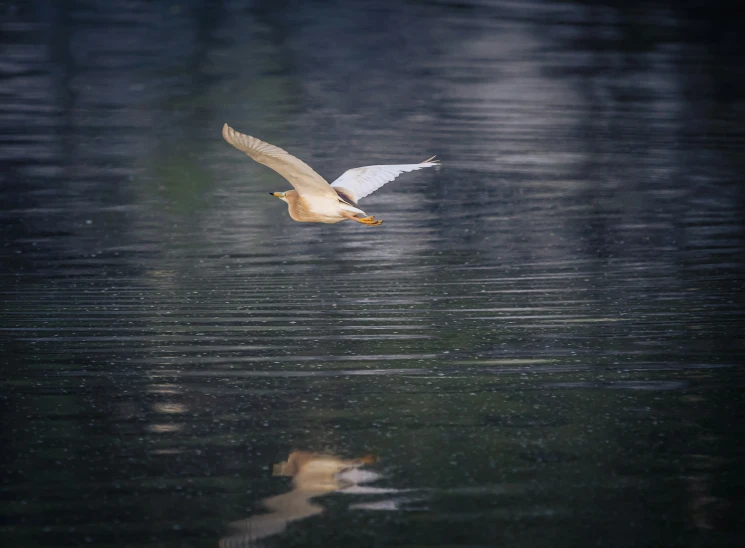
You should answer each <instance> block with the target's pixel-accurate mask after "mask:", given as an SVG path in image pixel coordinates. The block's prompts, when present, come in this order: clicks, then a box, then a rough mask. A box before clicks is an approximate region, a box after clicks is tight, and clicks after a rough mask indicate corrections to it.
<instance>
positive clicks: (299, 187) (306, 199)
mask: <svg viewBox="0 0 745 548" xmlns="http://www.w3.org/2000/svg"><path fill="white" fill-rule="evenodd" d="M222 136H223V137H224V138H225V140H226V141H227V142H228V143H230V144H231V145H233V146H234V147H235V148H237V149H238V150H242V151H243V152H245V153H246V154H248V155H249V156H250V157H251V158H253V159H254V160H256V161H257V162H259V163H260V164H264V165H265V166H267V167H270V168H272V169H273V170H274V171H276V172H277V173H279V174H280V175H282V177H284V178H285V179H287V180H288V181H289V182H290V184H291V185H292V186H293V188H294V189H295V190H287V191H285V192H270V193H269V194H271V195H272V196H275V197H277V198H279V199H280V200H283V201H284V202H287V206H288V210H289V212H290V217H292V218H293V219H294V220H296V221H300V222H304V223H338V222H340V221H344V220H346V219H351V220H352V221H356V222H358V223H362V224H363V225H369V226H377V225H379V224H381V223H382V222H383V221H380V220H377V219H375V218H374V217H372V216H368V215H367V213H365V212H364V211H362V210H361V209H360V208H359V207H358V205H357V202H358V201H359V200H360V199H362V198H364V197H365V196H367V195H369V194H371V193H373V192H375V191H376V190H378V189H379V188H380V187H381V186H383V185H384V184H386V183H389V182H391V181H392V180H393V179H395V178H396V177H398V176H399V175H401V174H402V173H407V172H409V171H416V170H418V169H422V168H425V167H433V166H438V165H440V162H439V160H435V157H434V156H432V158H429V159H428V160H425V161H424V162H422V163H420V164H400V165H382V166H365V167H358V168H355V169H349V170H347V171H345V172H344V173H343V174H342V176H341V177H339V178H338V179H336V180H335V181H334V182H333V183H331V184H328V182H326V179H324V178H323V177H321V176H320V175H319V174H318V173H316V172H315V171H313V168H311V167H310V166H309V165H308V164H306V163H305V162H303V161H302V160H300V159H299V158H296V157H295V156H293V155H292V154H289V153H288V152H286V151H284V150H282V149H281V148H279V147H276V146H274V145H270V144H269V143H265V142H264V141H261V140H259V139H257V138H256V137H251V136H250V135H244V134H243V133H239V132H237V131H235V130H234V129H233V128H231V127H230V126H229V125H228V124H225V125H224V126H223V128H222Z"/></svg>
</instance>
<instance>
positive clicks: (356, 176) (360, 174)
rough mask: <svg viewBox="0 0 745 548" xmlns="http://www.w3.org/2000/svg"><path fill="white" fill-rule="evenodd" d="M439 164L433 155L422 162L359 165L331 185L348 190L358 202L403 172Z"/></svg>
mask: <svg viewBox="0 0 745 548" xmlns="http://www.w3.org/2000/svg"><path fill="white" fill-rule="evenodd" d="M438 165H440V161H439V160H435V157H434V156H432V158H430V159H429V160H425V161H424V162H422V163H421V164H401V165H395V166H365V167H358V168H355V169H349V170H347V171H345V172H344V174H343V175H342V176H341V177H339V178H338V179H337V180H336V181H334V182H333V183H331V186H332V187H334V188H340V189H344V190H347V191H348V193H349V194H351V196H350V197H351V198H352V199H353V200H354V201H355V202H357V201H358V200H360V199H361V198H364V197H365V196H367V195H368V194H372V193H373V192H375V191H376V190H378V189H379V188H380V187H381V186H383V185H384V184H386V183H390V182H391V181H392V180H393V179H395V178H396V177H398V176H399V175H401V174H402V173H407V172H409V171H416V170H417V169H422V168H423V167H432V166H438Z"/></svg>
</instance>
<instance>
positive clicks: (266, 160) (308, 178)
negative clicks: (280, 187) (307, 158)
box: [222, 124, 337, 200]
mask: <svg viewBox="0 0 745 548" xmlns="http://www.w3.org/2000/svg"><path fill="white" fill-rule="evenodd" d="M222 136H223V137H224V138H225V140H226V141H227V142H228V143H230V144H231V145H233V146H234V147H235V148H237V149H238V150H242V151H243V152H245V153H246V154H248V155H249V156H250V157H251V158H253V159H254V160H256V161H257V162H259V163H260V164H264V165H265V166H267V167H270V168H272V169H273V170H274V171H276V172H277V173H279V174H280V175H281V176H282V177H284V178H285V179H287V180H288V181H289V182H290V184H291V185H292V186H293V187H294V188H295V190H297V191H298V193H299V194H315V195H316V196H328V197H331V198H333V199H334V200H336V199H337V197H336V193H335V192H334V191H333V190H332V189H331V187H330V186H329V184H328V183H327V182H326V180H325V179H324V178H323V177H321V176H320V175H319V174H318V173H316V172H315V171H313V168H311V167H310V166H309V165H308V164H306V163H305V162H303V161H302V160H300V159H299V158H295V157H294V156H293V155H292V154H288V153H287V152H286V151H284V150H282V149H281V148H279V147H275V146H274V145H270V144H269V143H265V142H264V141H260V140H259V139H257V138H256V137H251V136H250V135H244V134H243V133H239V132H237V131H235V130H234V129H233V128H232V127H230V126H229V125H228V124H225V125H224V126H223V127H222Z"/></svg>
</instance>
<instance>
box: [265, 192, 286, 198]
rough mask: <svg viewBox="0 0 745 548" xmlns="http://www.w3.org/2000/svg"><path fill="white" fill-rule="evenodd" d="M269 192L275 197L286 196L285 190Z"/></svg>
mask: <svg viewBox="0 0 745 548" xmlns="http://www.w3.org/2000/svg"><path fill="white" fill-rule="evenodd" d="M269 194H271V195H272V196H274V197H275V198H284V197H285V194H284V192H270V193H269Z"/></svg>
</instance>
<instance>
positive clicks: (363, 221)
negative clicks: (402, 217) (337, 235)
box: [342, 211, 383, 226]
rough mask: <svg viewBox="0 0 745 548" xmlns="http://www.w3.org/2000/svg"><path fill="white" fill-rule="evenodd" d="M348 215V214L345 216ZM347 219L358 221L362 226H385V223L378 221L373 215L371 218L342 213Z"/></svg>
mask: <svg viewBox="0 0 745 548" xmlns="http://www.w3.org/2000/svg"><path fill="white" fill-rule="evenodd" d="M345 213H346V214H345ZM342 215H344V216H345V217H346V218H347V219H350V220H352V221H356V222H358V223H360V224H363V225H367V226H378V225H381V224H383V221H379V220H377V219H376V218H375V217H373V216H372V215H371V216H370V217H355V216H354V215H352V214H351V213H347V212H346V211H345V212H344V213H342Z"/></svg>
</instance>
